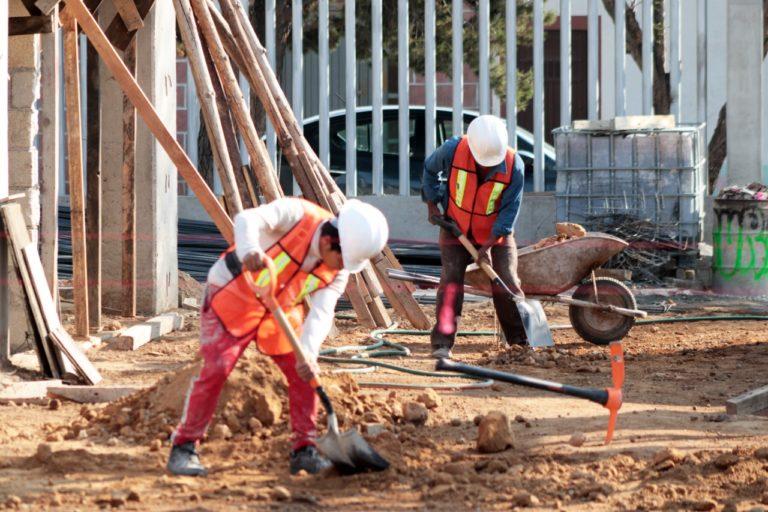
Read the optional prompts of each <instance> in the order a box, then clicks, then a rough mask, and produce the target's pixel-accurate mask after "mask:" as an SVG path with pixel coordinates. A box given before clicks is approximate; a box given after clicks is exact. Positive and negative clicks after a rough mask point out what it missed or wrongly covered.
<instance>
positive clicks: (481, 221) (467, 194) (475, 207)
mask: <svg viewBox="0 0 768 512" xmlns="http://www.w3.org/2000/svg"><path fill="white" fill-rule="evenodd" d="M505 163H506V167H507V172H505V173H504V174H501V173H496V174H494V175H493V177H492V178H491V179H489V180H488V181H485V182H483V183H480V184H479V186H478V183H479V181H480V180H479V177H478V173H477V164H476V163H475V159H474V157H473V156H472V152H471V151H470V149H469V142H468V140H467V137H466V136H464V137H462V138H461V141H460V142H459V145H458V147H457V148H456V152H455V153H454V154H453V161H452V162H451V171H450V175H449V178H448V193H449V200H448V212H447V214H448V217H450V218H451V219H453V220H454V221H456V224H458V225H459V227H460V228H461V232H462V233H464V234H465V235H467V237H468V238H470V239H473V240H474V241H475V242H476V243H478V244H484V243H485V242H486V241H488V240H489V239H490V238H491V236H492V235H491V231H492V229H493V224H494V223H495V222H496V218H497V217H498V216H499V209H500V207H501V196H502V194H503V193H504V190H506V188H507V187H508V186H509V184H510V183H511V182H512V171H513V169H514V163H515V151H514V150H513V149H511V148H507V157H506V160H505Z"/></svg>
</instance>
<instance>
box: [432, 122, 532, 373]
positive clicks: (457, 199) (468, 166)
mask: <svg viewBox="0 0 768 512" xmlns="http://www.w3.org/2000/svg"><path fill="white" fill-rule="evenodd" d="M524 173H525V166H524V164H523V160H522V158H520V156H519V155H517V154H516V153H515V151H514V150H513V149H512V148H509V147H507V129H506V127H505V125H504V122H503V121H502V120H501V119H499V118H498V117H496V116H490V115H483V116H479V117H477V118H476V119H475V120H474V121H472V123H470V125H469V128H468V129H467V135H465V136H462V137H453V138H451V139H448V140H447V141H445V143H444V144H443V145H442V146H440V147H439V148H438V149H437V150H436V151H435V152H434V153H432V155H430V157H429V158H427V160H426V162H425V163H424V177H423V182H422V199H423V200H424V202H426V203H427V207H428V210H429V218H430V222H431V219H432V217H433V216H440V215H442V213H441V211H440V208H439V207H438V205H440V206H442V208H443V211H445V216H446V217H448V218H449V219H452V220H453V221H454V222H455V223H456V224H458V226H459V227H460V228H461V231H462V233H464V234H465V235H466V236H467V238H468V239H469V240H470V241H471V242H472V243H474V244H475V245H476V246H477V247H479V249H478V251H479V253H480V257H481V258H489V257H490V261H491V264H492V265H493V269H494V270H495V271H496V273H497V274H499V277H501V279H502V280H503V281H504V283H505V284H506V285H507V286H508V287H509V288H510V290H512V292H514V293H515V294H517V295H519V296H520V297H523V291H522V289H521V288H520V281H519V279H518V278H517V248H516V246H515V237H514V231H513V228H514V225H515V221H516V219H517V214H518V212H519V210H520V202H521V201H522V199H523V181H524ZM446 181H447V186H446ZM489 253H490V254H489ZM440 255H441V257H442V264H443V269H442V273H441V276H440V287H439V288H438V291H437V310H436V312H437V322H436V323H435V326H434V328H433V329H432V336H431V344H432V350H433V352H432V355H433V357H435V358H437V359H440V358H450V357H451V348H452V347H453V344H454V342H455V341H456V331H457V330H458V324H459V320H460V318H461V309H462V303H463V302H464V274H465V272H466V269H467V265H469V264H470V263H472V256H471V255H470V254H469V252H467V250H466V249H465V248H464V246H462V245H461V243H460V242H459V240H458V239H457V238H456V237H455V236H453V235H452V234H451V233H449V232H448V231H446V230H445V229H441V230H440ZM493 305H494V307H495V309H496V316H497V317H498V319H499V323H500V324H501V328H502V331H503V332H504V336H505V337H506V339H507V342H508V343H510V344H513V343H516V344H522V343H525V342H526V340H525V331H524V330H523V324H522V319H521V318H520V314H519V313H518V311H517V307H516V306H515V302H514V300H513V299H512V298H511V297H509V296H507V295H506V294H505V293H504V291H502V290H500V289H496V287H494V289H493Z"/></svg>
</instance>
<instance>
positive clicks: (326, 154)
mask: <svg viewBox="0 0 768 512" xmlns="http://www.w3.org/2000/svg"><path fill="white" fill-rule="evenodd" d="M317 9H318V15H317V18H318V20H317V23H318V25H317V27H318V31H317V39H318V43H317V46H318V48H317V58H318V59H317V60H318V85H317V89H318V94H319V98H318V114H319V116H320V147H319V148H318V149H319V150H320V154H319V155H318V156H319V157H320V161H321V162H322V163H323V165H324V166H325V168H326V169H330V166H331V150H330V139H329V132H330V125H329V117H330V105H329V102H330V97H331V84H330V79H329V68H328V62H329V59H328V30H329V27H328V0H319V2H318V6H317Z"/></svg>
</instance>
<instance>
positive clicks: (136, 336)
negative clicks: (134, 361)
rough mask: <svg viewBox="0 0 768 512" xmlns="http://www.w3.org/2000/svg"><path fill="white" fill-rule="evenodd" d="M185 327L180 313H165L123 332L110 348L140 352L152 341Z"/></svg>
mask: <svg viewBox="0 0 768 512" xmlns="http://www.w3.org/2000/svg"><path fill="white" fill-rule="evenodd" d="M183 326H184V317H183V316H181V315H180V314H179V313H165V314H163V315H158V316H156V317H154V318H150V319H149V320H147V321H146V322H142V323H140V324H136V325H132V326H131V327H129V328H127V329H125V330H123V332H121V333H120V335H119V336H115V337H114V338H112V340H111V341H110V343H109V346H110V347H111V348H113V349H116V350H138V349H139V348H141V347H143V346H144V345H146V344H147V343H149V342H150V341H152V340H154V339H157V338H159V337H161V336H165V335H166V334H168V333H169V332H172V331H176V330H179V329H181V328H182V327H183Z"/></svg>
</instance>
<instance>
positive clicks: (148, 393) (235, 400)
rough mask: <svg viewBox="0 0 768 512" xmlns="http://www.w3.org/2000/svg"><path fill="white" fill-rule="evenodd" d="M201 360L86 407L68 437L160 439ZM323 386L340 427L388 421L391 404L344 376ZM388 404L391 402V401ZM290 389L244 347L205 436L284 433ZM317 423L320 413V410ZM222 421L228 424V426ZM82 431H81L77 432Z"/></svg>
mask: <svg viewBox="0 0 768 512" xmlns="http://www.w3.org/2000/svg"><path fill="white" fill-rule="evenodd" d="M201 364H202V362H197V363H193V364H190V365H189V366H186V367H184V368H183V369H181V370H179V371H178V372H176V373H175V374H172V375H168V376H166V377H163V378H162V379H160V380H159V381H158V382H157V383H156V384H155V385H154V386H152V387H151V388H148V389H146V390H143V391H140V392H138V393H135V394H133V395H130V396H128V397H125V398H123V399H121V400H119V401H116V402H113V403H111V404H109V405H107V406H106V407H104V408H102V409H100V410H97V409H94V408H89V407H84V408H83V410H82V417H81V418H80V419H78V420H76V421H74V422H73V423H72V424H71V425H70V426H69V430H68V432H67V433H66V435H65V436H66V437H67V438H77V437H80V438H84V437H89V438H91V437H94V436H96V437H104V436H106V437H117V438H119V439H120V440H121V441H123V442H135V443H142V444H143V443H148V442H152V441H154V440H157V441H160V442H163V441H165V440H167V439H168V436H169V435H170V433H172V432H173V429H174V428H175V426H176V425H177V423H178V421H179V419H180V417H181V413H182V408H183V405H184V401H185V398H186V395H187V392H188V390H189V387H190V382H191V380H192V378H194V377H196V376H197V375H198V374H199V371H200V367H201ZM324 386H325V388H326V391H327V392H328V394H329V395H330V397H331V401H332V402H333V404H334V408H335V409H336V413H337V415H338V416H339V420H340V422H341V424H342V425H353V424H362V423H366V422H380V421H392V419H393V417H394V418H396V417H397V412H398V411H397V407H396V404H395V403H387V402H385V401H384V399H382V398H373V397H371V396H368V395H364V394H362V393H361V392H360V389H359V388H358V386H357V383H356V382H355V380H354V379H353V378H352V377H350V376H348V375H333V376H332V375H327V376H326V375H324ZM390 402H391V401H390ZM288 417H289V414H288V393H287V385H286V383H285V379H284V377H283V375H282V373H281V372H280V370H279V368H277V366H276V365H275V364H274V363H273V362H272V361H271V360H270V358H268V357H266V356H263V355H262V354H260V353H259V352H258V351H257V350H250V349H249V350H247V351H246V352H245V354H244V355H243V357H241V358H240V361H238V364H237V366H236V367H235V369H234V370H233V371H232V374H231V375H230V376H229V379H228V380H227V382H226V384H225V387H224V390H223V392H222V395H221V398H220V400H219V404H218V407H217V409H216V414H215V416H214V419H213V421H212V423H211V428H210V429H209V434H208V435H209V437H213V438H216V437H226V438H230V437H232V438H235V439H238V437H239V438H241V439H242V440H246V439H250V438H251V436H253V435H261V436H262V437H266V436H277V435H279V434H282V433H285V432H287V431H288V426H289V424H288ZM321 421H324V415H323V414H322V413H321ZM221 425H226V428H224V427H222V426H221ZM83 430H84V431H85V434H81V431H83Z"/></svg>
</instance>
